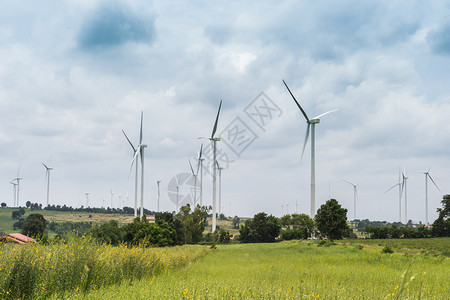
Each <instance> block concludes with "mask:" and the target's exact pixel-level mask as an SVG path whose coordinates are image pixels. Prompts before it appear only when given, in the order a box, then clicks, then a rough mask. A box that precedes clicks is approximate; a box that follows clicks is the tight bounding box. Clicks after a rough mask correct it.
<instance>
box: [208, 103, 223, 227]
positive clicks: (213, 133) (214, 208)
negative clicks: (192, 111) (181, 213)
mask: <svg viewBox="0 0 450 300" xmlns="http://www.w3.org/2000/svg"><path fill="white" fill-rule="evenodd" d="M221 107H222V100H220V104H219V110H218V111H217V116H216V121H215V122H214V127H213V130H212V133H211V137H210V138H208V139H209V140H210V141H211V142H212V146H213V158H212V161H211V162H212V166H213V174H212V178H213V203H212V210H213V211H212V229H211V232H212V233H214V231H216V210H217V208H216V164H215V161H216V160H217V153H216V150H217V141H220V138H218V137H214V135H215V134H216V131H217V123H218V122H219V114H220V108H221Z"/></svg>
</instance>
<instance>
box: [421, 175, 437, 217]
mask: <svg viewBox="0 0 450 300" xmlns="http://www.w3.org/2000/svg"><path fill="white" fill-rule="evenodd" d="M423 174H425V224H427V226H428V225H429V224H428V178H430V179H431V182H433V184H434V186H435V187H436V188H437V189H438V191H439V192H441V189H440V188H439V187H438V186H437V184H436V182H434V180H433V178H431V175H430V170H429V169H428V171H427V172H423Z"/></svg>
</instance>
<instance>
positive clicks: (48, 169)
mask: <svg viewBox="0 0 450 300" xmlns="http://www.w3.org/2000/svg"><path fill="white" fill-rule="evenodd" d="M42 165H43V166H44V167H45V182H46V184H47V206H48V205H49V203H50V202H49V194H50V193H49V192H50V171H51V170H53V168H51V167H49V166H50V161H49V163H48V166H47V165H46V164H44V163H42Z"/></svg>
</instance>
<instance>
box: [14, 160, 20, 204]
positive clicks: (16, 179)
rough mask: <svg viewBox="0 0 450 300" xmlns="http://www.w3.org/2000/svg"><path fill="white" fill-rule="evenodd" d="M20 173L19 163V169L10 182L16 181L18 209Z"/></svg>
mask: <svg viewBox="0 0 450 300" xmlns="http://www.w3.org/2000/svg"><path fill="white" fill-rule="evenodd" d="M19 173H20V162H19V168H18V169H17V176H16V177H15V178H14V179H13V180H12V181H16V186H17V188H16V192H17V193H16V203H15V205H16V207H19V191H20V181H21V180H22V177H20V176H19Z"/></svg>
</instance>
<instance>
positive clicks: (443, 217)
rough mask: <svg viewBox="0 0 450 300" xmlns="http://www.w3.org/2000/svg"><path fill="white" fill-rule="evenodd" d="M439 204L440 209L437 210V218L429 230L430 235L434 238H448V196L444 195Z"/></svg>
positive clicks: (449, 221) (449, 231) (449, 196)
mask: <svg viewBox="0 0 450 300" xmlns="http://www.w3.org/2000/svg"><path fill="white" fill-rule="evenodd" d="M441 203H442V208H438V209H437V212H438V213H439V217H438V218H437V219H436V221H434V223H433V228H432V229H431V234H432V235H433V236H435V237H445V236H450V195H445V196H444V197H443V199H442V201H441Z"/></svg>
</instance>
